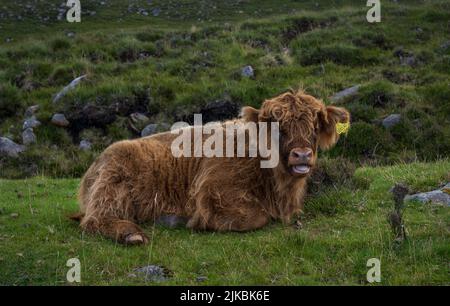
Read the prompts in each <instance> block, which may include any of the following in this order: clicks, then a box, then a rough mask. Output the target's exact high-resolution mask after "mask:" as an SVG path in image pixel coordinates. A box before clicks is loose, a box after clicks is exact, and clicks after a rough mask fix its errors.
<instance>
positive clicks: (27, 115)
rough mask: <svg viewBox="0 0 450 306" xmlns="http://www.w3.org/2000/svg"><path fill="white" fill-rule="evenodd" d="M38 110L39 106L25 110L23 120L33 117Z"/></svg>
mask: <svg viewBox="0 0 450 306" xmlns="http://www.w3.org/2000/svg"><path fill="white" fill-rule="evenodd" d="M38 110H39V105H32V106H30V107H28V108H27V110H26V111H25V118H30V117H33V116H34V114H36V112H37V111H38Z"/></svg>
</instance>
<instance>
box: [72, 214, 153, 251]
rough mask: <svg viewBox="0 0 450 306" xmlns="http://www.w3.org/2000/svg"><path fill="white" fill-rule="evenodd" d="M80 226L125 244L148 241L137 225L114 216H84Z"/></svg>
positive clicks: (145, 242) (137, 243)
mask: <svg viewBox="0 0 450 306" xmlns="http://www.w3.org/2000/svg"><path fill="white" fill-rule="evenodd" d="M86 218H87V219H86ZM81 227H82V228H83V229H84V230H85V231H87V232H89V233H98V234H101V235H103V236H105V237H107V238H111V239H113V240H115V241H117V242H119V243H123V244H127V245H139V244H147V243H148V241H149V240H148V238H147V236H146V235H145V233H144V232H143V231H142V229H141V228H140V227H139V226H138V225H136V224H135V223H133V222H131V221H129V220H121V219H119V218H115V217H101V218H95V217H93V216H91V217H85V218H84V219H83V220H82V222H81Z"/></svg>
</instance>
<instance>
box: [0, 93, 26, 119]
mask: <svg viewBox="0 0 450 306" xmlns="http://www.w3.org/2000/svg"><path fill="white" fill-rule="evenodd" d="M22 111H23V102H22V97H21V95H20V91H19V89H17V87H15V86H12V85H10V84H1V85H0V119H3V118H6V117H10V116H13V115H16V114H20V113H21V112H22Z"/></svg>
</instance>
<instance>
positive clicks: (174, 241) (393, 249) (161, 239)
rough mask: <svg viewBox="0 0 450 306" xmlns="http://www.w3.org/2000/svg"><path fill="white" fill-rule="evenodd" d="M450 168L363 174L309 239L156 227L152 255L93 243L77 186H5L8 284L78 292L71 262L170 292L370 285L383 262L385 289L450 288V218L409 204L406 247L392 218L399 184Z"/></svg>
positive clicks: (337, 196) (441, 210)
mask: <svg viewBox="0 0 450 306" xmlns="http://www.w3.org/2000/svg"><path fill="white" fill-rule="evenodd" d="M449 168H450V162H449V161H448V160H447V161H441V162H437V163H412V164H399V165H396V166H390V167H377V168H370V167H363V168H359V169H357V171H356V174H355V178H354V182H353V183H352V184H347V185H346V186H341V187H340V188H338V189H335V188H334V187H332V186H330V185H329V186H330V187H329V188H325V189H324V188H322V190H321V191H320V192H319V193H316V194H315V196H314V197H311V198H309V199H308V200H307V202H306V211H305V215H304V217H303V218H302V220H301V222H302V224H303V227H302V229H294V227H292V226H288V227H285V226H282V225H281V224H279V223H274V224H272V225H270V226H268V227H266V228H264V229H262V230H258V231H255V232H251V233H246V234H244V235H243V234H239V233H193V232H191V231H189V230H187V229H184V228H180V229H169V228H164V227H162V226H152V225H148V226H146V227H145V231H146V233H147V234H148V236H149V237H151V239H152V242H151V244H149V245H148V246H146V247H124V246H122V245H117V244H115V243H114V242H112V241H110V240H105V239H104V238H102V237H101V236H90V235H83V234H82V233H81V231H80V230H79V228H78V227H77V225H76V223H74V222H73V221H71V220H69V219H68V218H66V216H67V215H70V214H71V213H74V212H76V211H77V203H76V202H77V201H76V195H75V190H76V187H77V184H78V180H77V179H59V180H55V179H46V178H44V177H36V178H33V179H27V180H20V181H11V180H0V203H1V204H0V233H1V234H0V246H1V250H2V251H1V253H0V271H1V272H2V273H1V274H0V284H2V285H5V284H14V285H28V284H55V285H63V284H68V283H67V280H66V273H67V271H68V269H69V268H68V267H66V261H67V260H68V259H70V258H78V259H79V260H80V262H81V284H82V285H88V284H98V285H119V284H145V280H144V279H143V278H141V277H139V276H137V277H132V276H130V274H134V272H133V270H134V269H135V268H138V267H142V266H146V265H149V264H153V265H155V264H156V265H162V266H164V267H166V268H167V269H169V270H171V271H172V272H173V277H172V278H170V279H169V280H168V281H165V282H163V284H183V285H186V284H191V285H195V284H198V282H197V278H198V277H200V276H206V277H207V279H206V280H205V281H204V282H202V283H201V284H208V285H214V284H215V285H223V284H229V285H242V284H246V285H253V284H266V285H300V284H308V285H311V284H348V285H361V284H367V281H366V273H367V271H368V269H369V268H367V267H366V263H367V260H368V259H369V258H378V259H380V260H381V283H380V284H382V285H405V284H415V285H419V284H422V285H425V284H427V285H429V284H438V285H445V284H447V285H448V258H449V256H450V249H449V247H448V246H449V243H450V241H449V237H450V235H449V229H448V224H449V222H450V212H449V209H448V208H447V207H442V206H436V205H423V204H419V203H408V204H407V205H406V208H405V209H404V216H403V218H404V220H405V224H406V228H407V230H408V240H407V241H406V242H404V243H403V244H401V245H397V244H396V243H394V236H395V235H394V234H393V233H392V231H391V229H390V226H389V224H388V222H387V215H388V213H389V212H390V211H391V210H392V209H393V206H394V203H393V200H392V197H391V194H390V193H389V189H390V188H391V187H392V186H393V185H394V183H396V182H398V181H399V180H401V181H404V182H405V183H407V184H408V185H409V186H411V187H412V188H413V189H414V190H416V191H421V190H427V189H433V188H435V186H436V185H439V184H440V183H442V182H446V181H448V179H449V177H448V169H449ZM149 284H152V283H151V282H150V283H149ZM159 284H161V283H159Z"/></svg>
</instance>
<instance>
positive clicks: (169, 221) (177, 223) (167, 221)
mask: <svg viewBox="0 0 450 306" xmlns="http://www.w3.org/2000/svg"><path fill="white" fill-rule="evenodd" d="M187 221H188V219H187V218H185V217H178V216H176V215H162V216H160V217H159V218H158V219H156V221H155V224H157V225H162V226H165V227H169V228H177V227H184V226H185V225H186V224H187Z"/></svg>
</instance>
